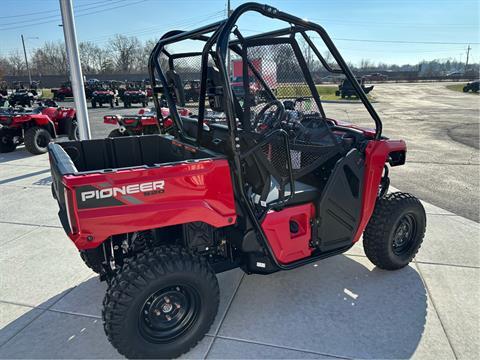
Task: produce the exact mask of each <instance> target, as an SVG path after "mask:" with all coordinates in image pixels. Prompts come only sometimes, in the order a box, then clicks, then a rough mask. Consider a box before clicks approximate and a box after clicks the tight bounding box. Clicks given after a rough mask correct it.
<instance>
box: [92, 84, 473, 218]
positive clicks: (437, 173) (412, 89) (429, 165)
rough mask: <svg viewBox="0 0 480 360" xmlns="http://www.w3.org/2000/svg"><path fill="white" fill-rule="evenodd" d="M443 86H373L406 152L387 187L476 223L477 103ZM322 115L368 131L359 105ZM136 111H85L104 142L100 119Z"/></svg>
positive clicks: (386, 122) (390, 131) (335, 106)
mask: <svg viewBox="0 0 480 360" xmlns="http://www.w3.org/2000/svg"><path fill="white" fill-rule="evenodd" d="M447 84H448V83H416V84H415V83H400V84H394V83H385V84H375V88H374V90H373V95H374V96H375V98H376V99H377V102H376V103H375V104H374V107H375V109H376V110H377V111H378V113H379V114H380V117H381V118H382V121H383V127H384V130H383V134H384V135H385V136H387V137H390V138H395V139H404V140H405V141H406V142H407V146H408V155H407V166H401V167H398V168H395V169H392V171H391V179H392V184H393V185H394V186H396V187H397V188H399V189H401V190H402V191H406V192H411V193H413V194H416V195H418V196H419V197H421V198H422V199H424V200H425V201H428V202H430V203H432V204H435V205H437V206H439V207H442V208H444V209H447V210H449V211H451V212H453V213H455V214H458V215H461V216H464V217H466V218H468V219H470V220H474V221H477V222H479V221H480V197H479V196H478V189H479V186H480V183H479V181H480V180H479V179H480V176H479V175H480V170H479V163H480V155H479V154H480V153H479V151H478V148H479V133H480V128H479V126H480V125H479V118H480V110H479V109H480V108H479V106H480V105H479V104H480V98H479V96H477V95H474V94H471V93H470V94H464V93H461V92H456V91H452V90H449V89H447V88H446V85H447ZM151 105H152V106H153V104H151ZM325 109H326V113H327V116H329V117H332V118H334V119H339V120H345V121H349V122H354V123H359V124H364V125H367V126H368V125H370V126H372V127H373V121H372V120H371V119H370V118H369V115H368V113H367V112H366V110H365V108H364V107H363V105H362V104H355V103H348V104H346V103H327V104H325ZM136 111H138V110H137V109H134V108H132V109H123V107H119V108H115V109H113V110H112V109H110V108H108V107H104V108H102V109H90V110H89V114H90V120H91V128H92V135H93V136H94V137H97V138H99V137H104V136H106V135H108V133H109V132H110V131H111V130H112V129H114V127H113V126H112V125H107V124H103V116H104V115H106V114H112V113H119V114H126V113H129V114H132V113H135V112H136Z"/></svg>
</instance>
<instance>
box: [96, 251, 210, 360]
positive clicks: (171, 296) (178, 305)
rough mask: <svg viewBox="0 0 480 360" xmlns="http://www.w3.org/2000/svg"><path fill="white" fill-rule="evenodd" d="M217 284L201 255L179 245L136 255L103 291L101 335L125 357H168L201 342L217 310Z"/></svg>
mask: <svg viewBox="0 0 480 360" xmlns="http://www.w3.org/2000/svg"><path fill="white" fill-rule="evenodd" d="M218 303H219V288H218V282H217V279H216V276H215V273H214V272H213V271H212V269H211V268H210V266H209V265H208V263H207V262H206V260H205V259H203V258H202V257H199V256H194V255H192V254H190V253H188V252H187V251H185V250H184V249H182V248H179V247H167V246H162V247H158V248H154V249H150V250H145V251H144V252H142V253H140V254H137V255H136V256H134V257H133V258H131V259H129V260H127V262H126V263H125V264H124V265H123V267H122V268H121V269H120V270H119V272H118V273H116V274H115V275H114V277H113V279H112V281H111V284H110V286H109V288H108V290H107V293H106V295H105V299H104V302H103V305H104V308H103V312H102V316H103V322H104V329H105V333H106V334H107V336H108V339H109V340H110V342H111V343H112V345H113V346H114V347H115V348H116V349H117V350H118V352H119V353H120V354H122V355H124V356H126V357H127V358H160V359H163V358H173V357H177V356H179V355H181V354H182V353H185V352H187V351H188V350H189V349H190V348H191V347H193V346H195V345H196V344H197V343H198V341H200V340H201V339H202V338H203V337H204V335H205V334H206V332H207V331H208V329H209V328H210V326H211V325H212V323H213V321H214V319H215V316H216V314H217V311H218Z"/></svg>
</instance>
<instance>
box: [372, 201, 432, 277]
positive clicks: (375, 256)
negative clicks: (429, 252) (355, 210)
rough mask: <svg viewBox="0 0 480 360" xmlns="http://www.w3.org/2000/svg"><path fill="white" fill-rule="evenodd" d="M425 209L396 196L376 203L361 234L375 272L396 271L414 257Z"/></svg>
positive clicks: (419, 203) (417, 203) (423, 223)
mask: <svg viewBox="0 0 480 360" xmlns="http://www.w3.org/2000/svg"><path fill="white" fill-rule="evenodd" d="M426 223H427V220H426V215H425V209H424V208H423V205H422V204H421V202H420V201H419V200H418V199H417V198H416V197H414V196H413V195H410V194H407V193H401V192H396V193H392V194H387V195H385V196H384V197H382V198H380V199H378V200H377V203H376V205H375V210H374V211H373V215H372V217H371V218H370V221H369V223H368V225H367V228H366V229H365V232H364V234H363V248H364V250H365V254H366V255H367V257H368V258H369V259H370V261H371V262H372V263H374V264H375V265H376V266H378V267H379V268H382V269H385V270H396V269H400V268H402V267H404V266H406V265H408V263H410V261H412V259H413V258H414V257H415V255H416V254H417V252H418V249H419V248H420V246H421V245H422V241H423V237H424V235H425V228H426Z"/></svg>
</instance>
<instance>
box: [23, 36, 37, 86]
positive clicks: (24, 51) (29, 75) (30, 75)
mask: <svg viewBox="0 0 480 360" xmlns="http://www.w3.org/2000/svg"><path fill="white" fill-rule="evenodd" d="M21 37H22V45H23V55H24V56H25V64H26V65H27V72H28V83H29V84H30V86H32V74H31V73H30V67H29V66H28V58H27V50H26V49H25V38H24V37H23V34H22V35H21ZM28 39H38V37H30V38H28Z"/></svg>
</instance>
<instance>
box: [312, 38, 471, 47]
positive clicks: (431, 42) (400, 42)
mask: <svg viewBox="0 0 480 360" xmlns="http://www.w3.org/2000/svg"><path fill="white" fill-rule="evenodd" d="M312 37H313V36H312ZM332 39H333V40H337V41H355V42H371V43H390V44H428V45H468V44H475V45H479V44H480V42H443V41H407V40H374V39H348V38H332Z"/></svg>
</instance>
